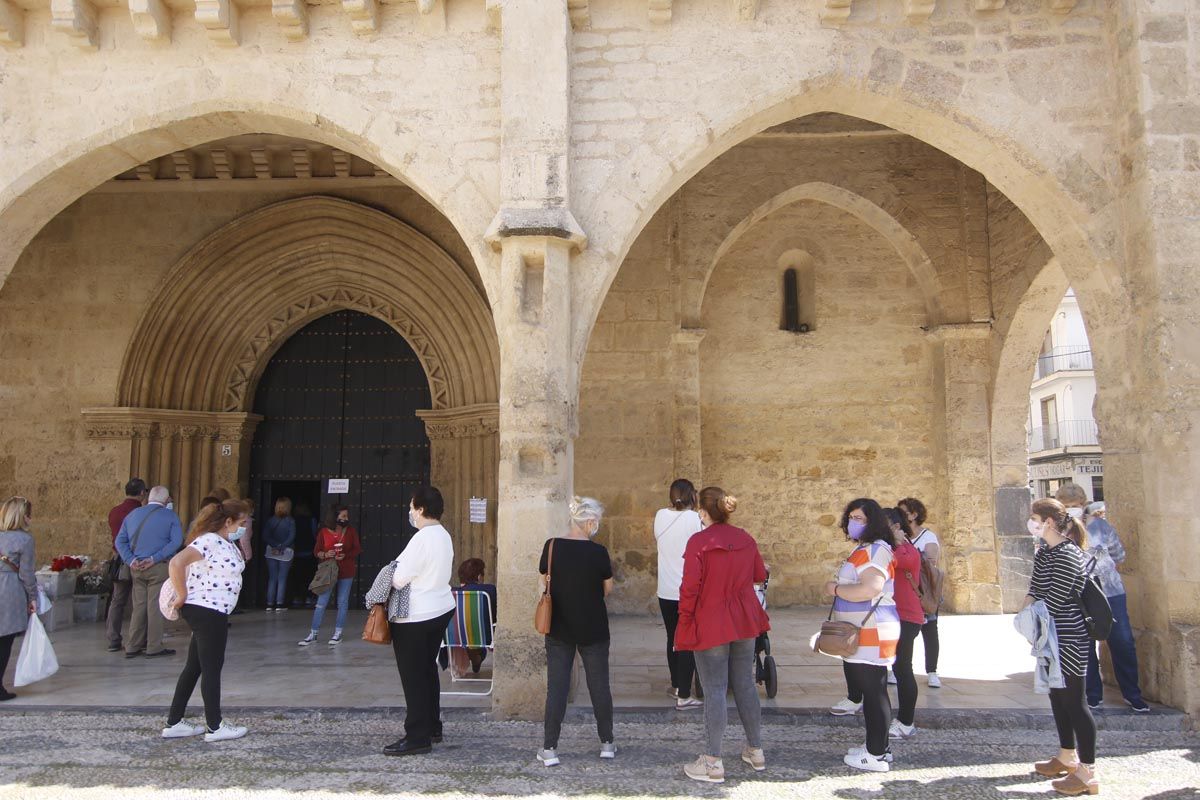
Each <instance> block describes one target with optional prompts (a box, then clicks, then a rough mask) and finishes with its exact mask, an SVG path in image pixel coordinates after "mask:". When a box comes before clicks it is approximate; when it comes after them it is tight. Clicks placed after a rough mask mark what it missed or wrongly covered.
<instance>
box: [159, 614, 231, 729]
mask: <svg viewBox="0 0 1200 800" xmlns="http://www.w3.org/2000/svg"><path fill="white" fill-rule="evenodd" d="M179 616H181V617H183V618H184V620H186V621H187V624H188V626H189V627H190V628H191V629H192V641H191V643H190V644H189V645H188V653H187V663H185V664H184V665H183V672H181V673H179V681H178V682H177V683H176V684H175V699H173V700H172V701H171V711H170V713H169V714H168V715H167V725H168V727H169V726H171V725H174V724H175V723H177V722H179V721H180V720H181V719H183V715H184V714H186V713H187V704H188V701H189V700H191V699H192V692H194V691H195V690H196V681H197V680H199V681H200V696H201V697H203V698H204V721H205V722H206V723H207V724H208V729H209V730H210V731H215V730H216V729H217V728H219V727H221V668H222V667H224V666H225V644H226V642H228V640H229V617H228V616H227V615H225V614H222V613H221V612H220V611H216V610H214V609H211V608H205V607H204V606H193V605H190V604H186V605H184V607H183V608H181V609H180V610H179Z"/></svg>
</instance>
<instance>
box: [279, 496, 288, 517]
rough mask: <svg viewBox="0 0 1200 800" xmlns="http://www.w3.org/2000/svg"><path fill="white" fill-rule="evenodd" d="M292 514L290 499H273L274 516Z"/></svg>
mask: <svg viewBox="0 0 1200 800" xmlns="http://www.w3.org/2000/svg"><path fill="white" fill-rule="evenodd" d="M291 515H292V499H291V498H290V497H281V498H279V499H278V500H276V501H275V516H277V517H290V516H291Z"/></svg>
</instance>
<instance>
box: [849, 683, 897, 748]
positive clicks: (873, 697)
mask: <svg viewBox="0 0 1200 800" xmlns="http://www.w3.org/2000/svg"><path fill="white" fill-rule="evenodd" d="M842 664H843V666H844V667H845V671H846V679H847V680H848V681H850V691H851V695H852V696H853V694H855V693H858V694H860V695H861V696H862V704H863V722H865V723H866V726H867V752H868V753H870V754H871V755H873V756H881V755H883V754H884V753H886V752H887V751H888V726H889V725H890V724H891V722H892V699H891V698H890V697H888V692H887V667H881V666H877V665H875V664H851V663H849V662H846V661H843V662H842Z"/></svg>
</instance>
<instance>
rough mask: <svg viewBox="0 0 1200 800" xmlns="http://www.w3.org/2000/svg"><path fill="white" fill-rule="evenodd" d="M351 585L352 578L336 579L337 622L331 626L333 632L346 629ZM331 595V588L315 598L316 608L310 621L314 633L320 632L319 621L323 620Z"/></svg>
mask: <svg viewBox="0 0 1200 800" xmlns="http://www.w3.org/2000/svg"><path fill="white" fill-rule="evenodd" d="M352 583H354V578H338V582H337V593H338V613H337V622H335V623H334V625H333V629H334V630H335V631H340V630H341V629H342V628H344V627H346V613H347V612H348V611H349V610H350V584H352ZM332 594H333V587H330V588H329V590H328V591H326V592H325V594H322V595H320V596H318V597H317V607H316V609H315V610H314V611H313V621H312V629H313V630H314V631H319V630H321V620H323V619H325V607H326V606H328V605H329V598H330V596H331V595H332Z"/></svg>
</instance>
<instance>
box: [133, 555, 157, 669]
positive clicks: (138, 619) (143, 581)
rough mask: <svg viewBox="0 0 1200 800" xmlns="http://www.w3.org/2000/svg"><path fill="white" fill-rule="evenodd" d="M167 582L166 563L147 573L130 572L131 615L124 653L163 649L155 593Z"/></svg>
mask: <svg viewBox="0 0 1200 800" xmlns="http://www.w3.org/2000/svg"><path fill="white" fill-rule="evenodd" d="M166 580H167V562H165V561H164V562H162V563H161V564H155V565H154V566H153V567H150V568H149V569H135V570H133V580H132V581H131V583H132V584H133V614H132V615H130V617H129V639H128V640H127V641H126V642H125V652H126V653H137V652H140V651H142V650H145V651H146V652H147V653H157V652H158V651H159V650H162V649H163V625H165V624H166V622H167V620H166V619H165V618H164V617H163V615H162V612H161V611H159V610H158V593H159V590H161V589H162V585H163V584H164V583H166Z"/></svg>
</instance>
